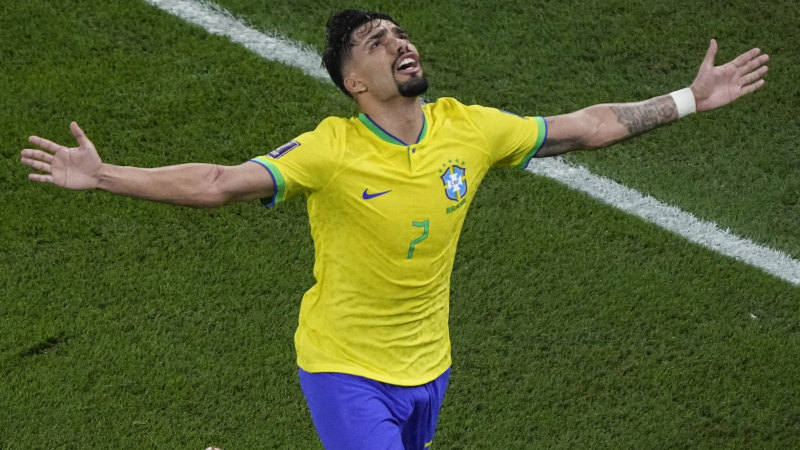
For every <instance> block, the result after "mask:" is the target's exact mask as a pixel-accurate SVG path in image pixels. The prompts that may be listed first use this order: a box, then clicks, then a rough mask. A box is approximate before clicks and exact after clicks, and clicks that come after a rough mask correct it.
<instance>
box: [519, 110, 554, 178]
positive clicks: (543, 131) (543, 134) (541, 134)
mask: <svg viewBox="0 0 800 450" xmlns="http://www.w3.org/2000/svg"><path fill="white" fill-rule="evenodd" d="M531 119H533V120H534V121H536V126H537V129H538V134H537V136H536V143H535V144H533V148H532V149H531V150H530V151H529V152H528V153H527V154H526V155H525V157H524V158H522V161H521V162H520V163H519V164H517V167H518V168H520V169H524V168H526V167H528V163H529V162H530V161H531V159H532V158H533V157H534V156H536V152H538V151H539V149H540V148H542V144H544V140H545V139H547V122H546V121H545V120H544V118H543V117H538V116H537V117H531Z"/></svg>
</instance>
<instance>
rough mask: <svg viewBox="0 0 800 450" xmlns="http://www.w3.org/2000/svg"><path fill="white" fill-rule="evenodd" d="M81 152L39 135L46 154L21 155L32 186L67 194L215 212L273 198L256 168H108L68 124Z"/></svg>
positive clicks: (27, 151)
mask: <svg viewBox="0 0 800 450" xmlns="http://www.w3.org/2000/svg"><path fill="white" fill-rule="evenodd" d="M70 130H71V131H72V135H73V136H75V139H76V140H77V141H78V147H74V148H67V147H65V146H63V145H59V144H56V143H54V142H52V141H49V140H47V139H43V138H40V137H38V136H31V137H30V142H31V143H32V144H34V145H36V146H37V147H39V148H41V149H42V150H38V149H25V150H22V159H21V161H22V163H23V164H25V165H26V166H28V167H31V168H33V169H34V170H36V171H38V172H39V173H32V174H30V175H29V176H28V177H29V178H30V179H31V180H32V181H36V182H40V183H50V184H55V185H57V186H61V187H64V188H66V189H73V190H81V189H101V190H104V191H108V192H112V193H114V194H119V195H124V196H127V197H134V198H141V199H145V200H152V201H158V202H164V203H172V204H176V205H185V206H193V207H198V208H199V207H215V206H220V205H223V204H225V203H230V202H235V201H245V200H252V199H257V198H263V197H269V196H271V195H272V194H273V190H274V186H273V183H272V179H271V178H270V177H269V176H266V174H265V173H264V168H263V167H261V166H259V165H258V164H253V163H244V164H242V165H239V166H220V165H215V164H199V163H193V164H180V165H176V166H167V167H159V168H155V169H142V168H138V167H122V166H115V165H111V164H105V163H103V162H102V160H101V159H100V156H99V155H98V153H97V150H96V149H95V147H94V144H92V142H91V141H90V140H89V138H87V137H86V134H84V132H83V130H81V129H80V127H78V124H77V123H75V122H72V123H71V124H70Z"/></svg>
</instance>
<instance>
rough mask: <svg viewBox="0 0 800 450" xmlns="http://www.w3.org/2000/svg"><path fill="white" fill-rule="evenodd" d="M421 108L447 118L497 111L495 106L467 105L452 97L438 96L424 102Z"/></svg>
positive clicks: (466, 116)
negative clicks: (435, 98)
mask: <svg viewBox="0 0 800 450" xmlns="http://www.w3.org/2000/svg"><path fill="white" fill-rule="evenodd" d="M423 108H427V109H428V111H429V112H430V113H431V115H439V116H447V117H449V118H455V117H464V118H469V117H474V116H476V115H482V114H486V113H487V112H490V113H491V112H494V111H498V110H497V109H496V108H492V107H487V106H483V105H477V104H470V105H467V104H465V103H462V102H461V101H459V100H457V99H455V98H453V97H442V98H439V99H437V100H436V101H435V102H432V103H428V104H426V105H425V106H423Z"/></svg>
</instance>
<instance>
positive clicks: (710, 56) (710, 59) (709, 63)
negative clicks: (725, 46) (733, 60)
mask: <svg viewBox="0 0 800 450" xmlns="http://www.w3.org/2000/svg"><path fill="white" fill-rule="evenodd" d="M718 49H719V46H718V45H717V40H716V39H712V40H711V42H710V43H709V44H708V50H707V51H706V56H705V58H703V63H702V64H701V66H703V67H707V68H712V67H714V58H715V57H716V56H717V50H718Z"/></svg>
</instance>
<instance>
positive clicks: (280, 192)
mask: <svg viewBox="0 0 800 450" xmlns="http://www.w3.org/2000/svg"><path fill="white" fill-rule="evenodd" d="M250 161H253V162H254V163H256V164H261V166H262V167H264V168H265V169H267V172H268V173H269V175H270V176H271V177H272V182H273V184H274V185H275V192H274V193H273V194H272V198H262V199H261V203H262V204H263V205H264V206H266V207H267V208H270V207H272V206H275V205H277V204H278V203H280V202H282V201H283V199H284V196H285V194H286V182H285V181H284V179H283V175H282V174H281V171H280V170H278V168H277V167H276V166H275V164H273V163H272V161H270V160H269V159H268V158H265V157H263V156H258V157H255V158H253V159H251V160H250Z"/></svg>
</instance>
